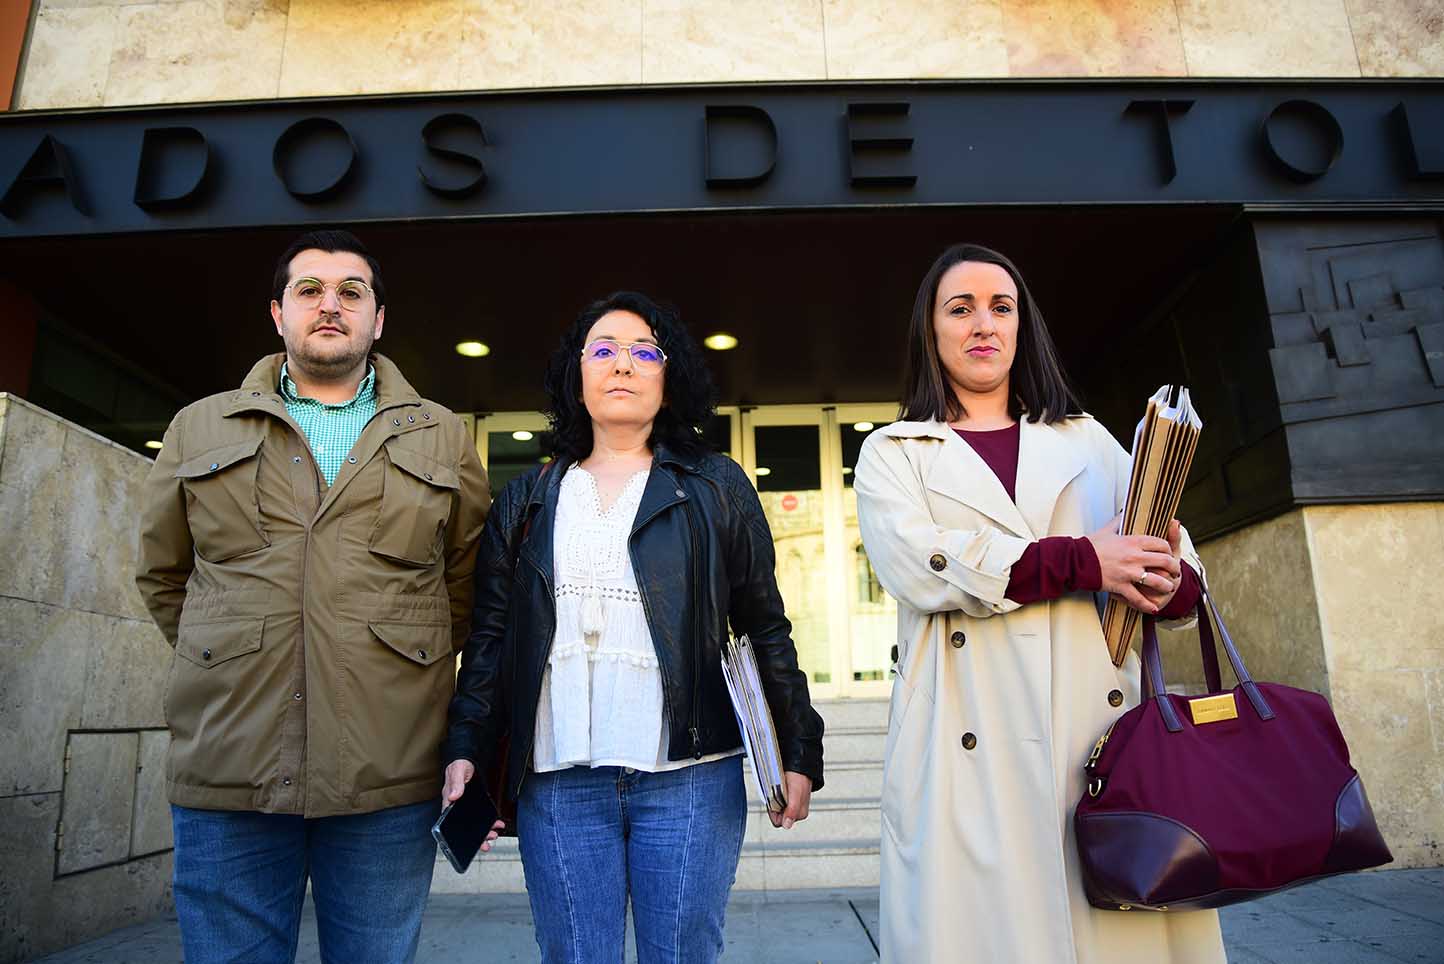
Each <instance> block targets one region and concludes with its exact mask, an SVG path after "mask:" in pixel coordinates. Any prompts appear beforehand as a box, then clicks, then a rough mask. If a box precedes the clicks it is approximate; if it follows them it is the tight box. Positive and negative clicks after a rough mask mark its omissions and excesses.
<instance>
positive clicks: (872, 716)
mask: <svg viewBox="0 0 1444 964" xmlns="http://www.w3.org/2000/svg"><path fill="white" fill-rule="evenodd" d="M812 708H813V709H815V710H817V712H818V713H820V714H821V715H822V721H823V723H824V724H826V730H825V732H824V735H823V739H824V741H825V740H826V738H827V736H828V735H830V734H831V733H832V730H833V728H834V727H852V728H855V727H870V728H876V727H882V728H883V729H886V728H887V714H888V701H887V700H885V699H876V700H873V699H867V700H818V701H817V702H815V703H813V704H812Z"/></svg>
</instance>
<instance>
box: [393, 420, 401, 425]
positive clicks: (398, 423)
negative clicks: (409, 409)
mask: <svg viewBox="0 0 1444 964" xmlns="http://www.w3.org/2000/svg"><path fill="white" fill-rule="evenodd" d="M391 424H392V425H400V424H401V419H399V418H393V419H392V420H391Z"/></svg>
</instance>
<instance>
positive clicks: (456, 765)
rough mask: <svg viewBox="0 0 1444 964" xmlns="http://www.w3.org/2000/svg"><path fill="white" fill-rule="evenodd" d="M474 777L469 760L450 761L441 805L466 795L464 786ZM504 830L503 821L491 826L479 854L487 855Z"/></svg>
mask: <svg viewBox="0 0 1444 964" xmlns="http://www.w3.org/2000/svg"><path fill="white" fill-rule="evenodd" d="M474 776H476V767H475V766H474V765H473V764H472V762H471V761H470V760H452V761H451V762H450V763H448V764H447V765H446V783H445V785H444V786H443V787H442V788H441V805H442V806H443V807H445V806H447V805H448V804H452V803H455V802H456V801H458V800H460V799H461V797H462V794H464V793H466V785H467V784H468V783H470V782H471V778H472V777H474ZM505 829H506V823H505V821H502V820H498V821H496V823H494V824H492V825H491V832H490V833H488V834H487V835H486V839H485V840H483V841H482V842H481V852H482V853H487V852H489V851H490V850H491V845H492V844H493V843H495V842H496V838H497V834H498V833H500V832H501V831H502V830H505Z"/></svg>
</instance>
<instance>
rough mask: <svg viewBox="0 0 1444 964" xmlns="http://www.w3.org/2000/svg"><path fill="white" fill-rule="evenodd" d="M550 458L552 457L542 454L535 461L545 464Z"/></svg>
mask: <svg viewBox="0 0 1444 964" xmlns="http://www.w3.org/2000/svg"><path fill="white" fill-rule="evenodd" d="M551 460H552V457H551V456H550V455H543V456H542V457H541V458H539V459H537V461H538V462H540V463H541V464H542V465H546V464H547V463H548V462H550V461H551Z"/></svg>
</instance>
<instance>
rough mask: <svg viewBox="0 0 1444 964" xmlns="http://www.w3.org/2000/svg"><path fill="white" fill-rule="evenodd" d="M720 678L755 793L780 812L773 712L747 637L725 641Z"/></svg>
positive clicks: (783, 803) (783, 800)
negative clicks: (749, 769)
mask: <svg viewBox="0 0 1444 964" xmlns="http://www.w3.org/2000/svg"><path fill="white" fill-rule="evenodd" d="M722 675H723V676H724V677H726V679H727V693H728V695H730V696H731V697H732V709H733V710H734V711H736V713H737V728H738V729H740V730H741V731H742V744H743V746H745V747H746V748H747V759H748V761H749V762H750V763H751V764H752V775H753V776H754V777H755V778H756V781H755V782H756V785H757V792H758V793H760V794H761V795H762V803H763V805H764V806H765V807H767V809H768V810H772V811H775V812H781V811H782V810H784V809H786V807H787V798H786V796H785V795H784V793H783V790H782V752H781V751H780V750H779V749H778V748H777V731H776V730H775V729H773V726H772V711H771V710H769V709H768V708H767V698H766V696H765V695H764V694H763V692H762V677H761V675H760V674H759V673H758V672H757V657H756V656H755V655H753V652H752V641H751V640H749V639H748V638H747V637H746V636H742V637H739V638H737V639H731V640H728V641H727V645H726V646H724V647H723V648H722Z"/></svg>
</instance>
